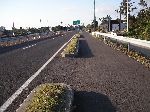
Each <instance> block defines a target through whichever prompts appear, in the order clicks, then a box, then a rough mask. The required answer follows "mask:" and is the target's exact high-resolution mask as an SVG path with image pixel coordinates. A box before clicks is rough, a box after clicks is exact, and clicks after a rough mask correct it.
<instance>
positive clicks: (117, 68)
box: [1, 32, 150, 112]
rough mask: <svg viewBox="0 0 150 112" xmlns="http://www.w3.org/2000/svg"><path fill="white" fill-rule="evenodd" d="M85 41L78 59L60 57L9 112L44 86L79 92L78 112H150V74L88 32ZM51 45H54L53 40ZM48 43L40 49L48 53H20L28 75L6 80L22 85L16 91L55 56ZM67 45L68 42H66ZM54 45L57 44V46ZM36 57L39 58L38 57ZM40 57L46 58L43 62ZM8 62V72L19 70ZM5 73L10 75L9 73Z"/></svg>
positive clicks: (19, 97)
mask: <svg viewBox="0 0 150 112" xmlns="http://www.w3.org/2000/svg"><path fill="white" fill-rule="evenodd" d="M82 37H83V38H81V41H80V49H79V56H78V57H77V58H61V57H60V56H59V55H58V56H56V57H55V58H54V60H53V61H52V62H50V63H49V64H48V65H47V66H46V68H45V69H44V70H43V71H42V72H41V73H40V74H39V75H38V76H37V77H36V78H35V79H34V80H33V81H32V82H31V83H30V84H29V86H28V87H27V88H26V89H25V90H24V91H23V92H22V93H21V94H20V95H19V96H18V97H17V98H16V100H15V101H14V102H13V103H12V104H11V105H10V106H9V108H8V109H7V110H6V112H15V110H16V109H17V108H18V107H19V105H20V104H21V103H22V102H23V101H24V99H25V98H26V97H27V96H28V94H29V93H30V92H31V91H32V90H33V89H34V88H35V87H36V86H38V85H40V84H43V83H66V84H69V85H71V87H72V88H73V89H74V90H75V98H74V106H73V107H74V112H149V110H150V94H149V93H150V70H149V69H147V68H145V66H144V65H142V64H140V63H138V62H137V61H135V60H133V59H131V58H129V57H128V56H127V55H125V54H123V53H121V52H119V51H117V50H114V49H112V48H111V47H109V46H107V45H105V44H104V43H103V42H101V41H98V40H97V39H95V38H93V37H92V36H90V35H89V34H88V33H86V32H84V33H83V35H82ZM58 40H61V38H58ZM47 41H49V43H50V40H47ZM47 41H43V44H42V45H41V44H40V45H41V46H43V47H44V46H45V47H44V48H48V50H44V51H41V52H40V53H39V52H37V51H36V52H34V50H33V49H32V48H31V51H30V49H27V50H28V53H26V54H23V53H20V55H19V54H18V55H19V56H16V55H15V56H13V58H17V59H18V61H17V62H19V61H20V57H22V56H23V55H26V56H25V57H26V58H27V59H25V60H24V61H26V62H24V65H22V64H21V65H20V66H19V68H24V67H25V69H24V70H23V71H24V73H22V72H19V74H18V75H15V76H16V77H17V76H18V77H17V79H13V75H6V76H7V77H6V79H5V80H7V79H13V80H14V81H16V82H18V85H17V83H14V84H15V86H16V88H17V87H19V86H20V85H21V84H20V83H19V82H20V81H19V80H21V81H22V80H27V77H29V76H30V75H31V74H30V73H28V72H30V71H34V72H35V71H36V70H37V68H39V67H40V65H42V64H43V63H45V62H46V61H47V59H48V58H49V57H50V56H49V55H50V54H51V52H53V50H52V49H50V47H52V46H53V44H52V45H49V44H48V43H47ZM53 41H55V40H53ZM56 41H57V40H56ZM63 41H64V42H65V40H63ZM44 43H47V44H44ZM52 43H54V44H55V42H52ZM56 43H57V42H56ZM57 45H58V44H57ZM46 46H47V47H46ZM35 47H36V46H35ZM52 48H53V47H52ZM58 48H59V47H58ZM40 49H42V48H41V47H40V48H38V51H40ZM54 49H55V48H54ZM42 50H43V49H42ZM14 52H17V51H14ZM46 52H49V54H48V55H42V54H44V53H45V54H47V53H46ZM55 52H56V51H55ZM41 53H42V54H41ZM31 54H32V55H31ZM36 54H38V55H37V57H36V56H35V55H36ZM29 56H30V57H29ZM40 56H45V57H42V58H39V57H40ZM30 58H31V59H34V58H35V60H36V61H32V60H31V59H30ZM6 59H7V57H6ZM40 59H42V60H40ZM7 62H8V65H7V66H8V70H9V69H10V68H9V66H11V67H12V70H13V69H15V65H11V62H12V61H9V60H7ZM20 63H21V62H20ZM25 63H29V64H28V66H25ZM1 66H2V65H1ZM4 66H5V65H4ZM34 67H37V68H34ZM5 71H6V73H7V69H5ZM13 71H14V72H15V73H16V74H17V73H18V72H17V69H16V70H13ZM18 71H19V70H18ZM26 74H27V75H26ZM20 76H21V77H20ZM10 77H11V78H10ZM10 81H11V80H9V81H8V82H7V83H9V82H10ZM10 83H11V82H10ZM19 84H20V85H19ZM6 85H7V84H6ZM8 85H9V86H11V87H9V88H8V89H7V91H8V92H9V89H11V88H13V85H11V84H8ZM3 87H5V86H3ZM2 90H5V88H2ZM1 93H2V92H1ZM6 93H7V92H5V94H6ZM7 94H8V93H7ZM4 97H5V95H4V94H3V98H4ZM5 99H7V98H5ZM3 101H4V100H3Z"/></svg>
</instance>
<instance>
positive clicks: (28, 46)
mask: <svg viewBox="0 0 150 112" xmlns="http://www.w3.org/2000/svg"><path fill="white" fill-rule="evenodd" d="M34 46H36V44H33V45H29V46H27V47H24V48H22V49H23V50H25V49H28V48H30V47H34Z"/></svg>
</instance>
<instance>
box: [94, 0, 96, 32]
mask: <svg viewBox="0 0 150 112" xmlns="http://www.w3.org/2000/svg"><path fill="white" fill-rule="evenodd" d="M95 23H96V17H95V0H94V31H95V29H96V28H95Z"/></svg>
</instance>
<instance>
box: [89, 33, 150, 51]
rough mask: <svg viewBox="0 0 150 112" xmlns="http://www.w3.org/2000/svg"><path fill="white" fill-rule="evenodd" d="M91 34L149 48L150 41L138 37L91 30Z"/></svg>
mask: <svg viewBox="0 0 150 112" xmlns="http://www.w3.org/2000/svg"><path fill="white" fill-rule="evenodd" d="M92 35H95V36H96V37H98V36H100V35H101V36H104V37H105V38H108V37H109V38H112V39H117V40H118V41H122V42H125V43H130V44H133V45H138V46H139V47H144V48H148V49H150V41H146V40H140V39H135V38H129V37H124V36H117V35H116V33H111V34H107V33H100V32H92Z"/></svg>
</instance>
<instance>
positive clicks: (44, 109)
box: [25, 84, 66, 112]
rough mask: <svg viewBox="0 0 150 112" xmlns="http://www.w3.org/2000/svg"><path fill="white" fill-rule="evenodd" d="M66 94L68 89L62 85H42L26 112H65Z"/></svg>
mask: <svg viewBox="0 0 150 112" xmlns="http://www.w3.org/2000/svg"><path fill="white" fill-rule="evenodd" d="M65 93H66V89H65V87H64V86H62V85H52V84H43V85H40V87H39V88H38V89H36V91H35V92H34V93H33V97H32V99H31V100H30V102H29V105H28V106H27V107H26V109H25V112H65V108H63V107H64V106H65V102H66V101H65Z"/></svg>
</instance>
